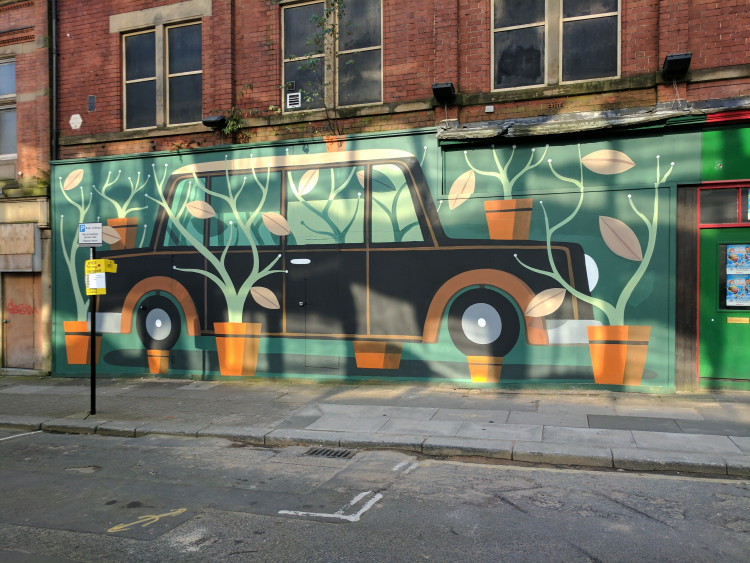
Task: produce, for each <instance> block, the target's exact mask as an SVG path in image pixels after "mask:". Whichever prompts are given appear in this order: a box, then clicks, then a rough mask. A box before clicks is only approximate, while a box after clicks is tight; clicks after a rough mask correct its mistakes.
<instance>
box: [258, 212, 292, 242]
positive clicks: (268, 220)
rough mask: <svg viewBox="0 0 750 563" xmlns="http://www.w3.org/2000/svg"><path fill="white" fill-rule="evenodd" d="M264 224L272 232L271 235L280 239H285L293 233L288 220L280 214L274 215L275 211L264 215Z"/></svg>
mask: <svg viewBox="0 0 750 563" xmlns="http://www.w3.org/2000/svg"><path fill="white" fill-rule="evenodd" d="M263 224H264V225H265V226H266V228H267V229H268V230H269V231H271V234H274V235H276V236H279V237H285V236H286V235H288V234H289V233H290V232H292V231H291V229H290V228H289V223H287V220H286V219H284V217H283V216H282V215H280V214H279V213H274V212H273V211H266V212H265V213H264V214H263Z"/></svg>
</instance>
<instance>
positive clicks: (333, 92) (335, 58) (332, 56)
mask: <svg viewBox="0 0 750 563" xmlns="http://www.w3.org/2000/svg"><path fill="white" fill-rule="evenodd" d="M378 1H379V3H380V18H379V26H380V43H379V44H378V45H377V46H369V47H362V48H356V49H345V50H341V49H340V47H339V41H338V39H337V40H336V44H335V45H334V46H333V48H331V47H330V45H329V44H328V41H330V38H326V45H325V46H324V47H323V53H320V54H316V53H313V52H312V51H311V52H308V53H307V54H305V55H303V56H295V57H293V58H287V55H286V53H285V52H284V46H285V36H286V24H285V22H286V18H285V13H286V11H287V10H289V9H294V8H298V7H300V6H306V5H311V4H323V6H324V11H323V13H324V14H325V13H326V8H328V6H329V0H311V1H307V2H298V1H294V2H287V3H282V5H281V10H280V18H281V25H280V30H281V45H282V53H281V76H282V84H283V85H284V87H283V88H281V91H282V100H281V108H282V113H294V112H299V111H316V110H324V109H326V108H329V109H330V108H338V107H346V108H349V107H361V106H369V105H373V104H382V103H383V43H384V40H383V1H382V0H378ZM328 17H329V23H330V24H331V25H333V26H335V27H336V32H335V33H336V34H338V33H339V31H338V28H339V25H340V22H339V21H338V13H337V12H336V11H333V12H331V13H330V14H329V15H328ZM376 50H377V51H379V52H380V89H379V90H380V91H379V95H378V99H377V100H376V101H369V102H363V103H360V104H341V103H340V102H339V98H340V96H339V94H340V84H339V82H340V78H341V73H340V68H339V59H340V58H341V56H343V55H351V54H356V53H362V52H367V51H376ZM314 58H321V59H322V60H323V68H324V76H323V85H322V86H323V103H322V104H321V105H319V106H315V107H311V108H288V107H287V97H286V94H287V93H288V91H287V88H286V86H287V85H288V81H287V79H286V73H285V66H286V64H287V63H290V62H294V61H304V60H311V59H314ZM331 73H333V75H334V76H335V80H333V79H329V77H330V74H331ZM298 90H299V89H297V91H298ZM331 100H333V103H330V102H331Z"/></svg>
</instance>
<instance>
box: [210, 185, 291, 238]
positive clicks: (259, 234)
mask: <svg viewBox="0 0 750 563" xmlns="http://www.w3.org/2000/svg"><path fill="white" fill-rule="evenodd" d="M266 185H267V186H268V187H267V190H268V196H267V197H265V198H264V197H263V189H264V188H266ZM280 185H281V173H280V172H267V171H265V170H259V171H257V173H256V174H255V176H253V175H252V174H248V175H236V176H230V177H229V185H228V184H227V177H226V176H225V175H221V176H214V177H212V178H211V191H212V192H216V193H220V194H228V193H232V194H237V193H239V197H238V198H237V203H236V204H232V203H230V202H229V201H227V200H225V199H222V198H220V197H216V196H212V197H211V201H210V203H211V207H212V208H213V210H214V212H215V213H216V215H214V216H213V217H211V219H210V220H209V222H208V244H209V246H226V245H227V243H230V245H231V246H249V245H250V241H249V240H248V236H247V235H248V232H246V231H245V229H244V228H237V226H238V219H239V221H240V222H241V223H242V224H243V225H245V224H247V221H248V220H249V219H250V216H251V215H252V214H253V213H255V219H253V222H252V223H251V224H250V225H248V231H249V234H250V236H251V237H252V239H253V242H254V243H255V244H256V245H258V246H277V245H278V244H279V237H278V236H276V235H273V234H271V232H270V231H269V230H268V228H266V226H265V225H264V224H263V213H267V212H273V213H279V209H280V201H279V195H278V194H280V193H281V192H280ZM230 188H231V192H230ZM274 194H275V197H273V196H274ZM235 207H236V209H235Z"/></svg>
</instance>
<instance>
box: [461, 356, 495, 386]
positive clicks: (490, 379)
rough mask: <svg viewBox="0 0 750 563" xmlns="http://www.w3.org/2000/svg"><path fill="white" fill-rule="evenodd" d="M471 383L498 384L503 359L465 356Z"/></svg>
mask: <svg viewBox="0 0 750 563" xmlns="http://www.w3.org/2000/svg"><path fill="white" fill-rule="evenodd" d="M466 360H467V361H468V362H469V373H470V374H471V381H472V382H473V383H498V382H499V381H500V370H501V369H502V367H503V359H502V358H498V357H494V356H466Z"/></svg>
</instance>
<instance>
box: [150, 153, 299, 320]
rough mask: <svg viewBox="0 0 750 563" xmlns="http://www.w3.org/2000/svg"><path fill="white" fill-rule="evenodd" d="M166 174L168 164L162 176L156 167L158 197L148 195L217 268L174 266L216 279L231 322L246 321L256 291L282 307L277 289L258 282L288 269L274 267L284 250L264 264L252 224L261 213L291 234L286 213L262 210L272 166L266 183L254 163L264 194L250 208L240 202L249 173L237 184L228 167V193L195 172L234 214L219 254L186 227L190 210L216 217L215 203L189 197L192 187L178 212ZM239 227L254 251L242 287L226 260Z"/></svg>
mask: <svg viewBox="0 0 750 563" xmlns="http://www.w3.org/2000/svg"><path fill="white" fill-rule="evenodd" d="M166 178H167V167H166V165H165V169H164V173H163V174H162V176H161V178H159V177H158V176H157V174H156V171H154V182H155V184H156V193H157V198H154V197H151V196H150V195H147V196H146V197H148V198H149V199H151V200H152V201H154V202H156V204H158V205H159V206H160V207H161V208H162V209H163V210H164V212H165V213H166V214H167V217H168V218H169V221H170V223H171V224H172V225H174V227H175V228H176V229H177V230H178V232H179V233H180V235H182V236H183V237H184V238H185V240H187V241H188V242H189V243H190V244H191V245H192V246H193V247H194V248H195V249H196V250H197V251H198V252H199V253H200V254H201V256H203V257H204V258H205V259H206V261H207V262H208V263H209V264H210V265H211V267H212V268H213V271H209V270H203V269H200V268H180V267H178V266H174V269H175V270H178V271H181V272H192V273H195V274H200V275H202V276H205V277H206V278H208V279H209V280H211V281H212V282H213V283H215V284H216V285H217V286H218V287H219V289H221V292H222V294H223V295H224V298H225V299H226V304H227V316H228V321H229V322H230V323H232V322H236V323H240V322H242V312H243V310H244V307H245V302H246V300H247V297H248V295H252V297H253V299H254V300H255V302H256V303H258V304H259V305H261V306H262V307H265V308H268V309H278V308H279V301H278V299H277V298H276V296H275V295H274V294H273V292H272V291H271V290H270V289H267V288H265V287H259V286H256V284H257V282H258V281H260V280H261V279H262V278H264V277H266V276H269V275H271V274H281V273H284V272H285V270H280V269H274V266H275V265H276V263H277V262H278V261H279V259H280V258H281V254H279V255H278V256H276V257H275V258H273V260H271V261H270V262H269V263H268V264H267V265H266V266H265V267H263V268H261V267H260V253H259V252H258V244H257V241H256V239H255V236H254V233H253V228H252V226H253V223H254V222H255V221H256V219H258V217H261V218H262V221H263V224H264V225H265V226H266V228H267V229H268V230H269V231H270V232H271V233H272V234H274V235H277V236H285V235H288V234H289V225H288V223H287V221H286V219H284V217H282V216H281V215H280V214H278V213H273V212H265V213H261V210H262V208H263V204H264V203H265V200H266V197H267V195H268V186H269V181H270V178H271V175H270V170H269V171H268V172H267V173H266V182H265V184H264V183H262V182H261V181H260V179H259V178H258V175H257V173H256V170H255V168H254V167H253V169H252V178H253V181H254V183H255V185H256V186H257V187H258V189H259V190H260V192H261V198H260V201H259V203H258V204H257V206H256V207H255V208H254V209H252V210H249V211H240V207H239V205H238V200H239V198H240V195H241V194H242V192H243V190H244V189H245V186H246V184H247V177H243V178H242V183H241V185H240V186H239V187H236V186H233V185H232V181H231V180H232V178H231V177H230V175H229V168H228V167H227V170H226V182H227V192H228V193H227V194H222V193H219V192H217V191H215V190H211V189H208V188H207V187H206V185H205V182H204V181H202V180H200V179H199V178H198V176H197V175H196V174H195V172H193V182H194V186H195V187H197V188H198V189H199V190H200V191H201V192H203V193H204V194H207V195H209V196H210V197H211V198H217V199H221V200H223V201H224V202H226V203H227V204H228V205H229V208H230V209H231V213H232V216H233V218H234V219H233V220H232V221H230V222H229V236H228V238H227V242H226V244H225V246H224V249H223V251H222V252H221V254H220V255H219V256H216V255H215V254H214V253H213V252H211V250H209V249H208V248H207V247H206V246H205V244H204V243H203V241H201V240H198V238H196V237H195V236H194V235H193V234H192V233H191V232H190V231H189V230H188V229H187V228H186V227H185V225H184V223H183V221H182V218H183V217H186V215H185V212H186V211H187V213H188V214H189V215H190V216H192V217H195V218H197V219H202V220H206V219H210V218H211V217H214V216H215V215H216V212H215V211H214V209H213V207H211V205H210V204H209V203H207V202H206V201H205V199H204V198H201V199H193V200H190V201H188V198H190V197H191V194H192V191H191V190H190V189H189V190H187V192H186V198H185V201H183V202H181V203H178V204H177V207H178V211H177V213H175V211H174V209H173V207H170V205H169V203H168V202H167V200H166V196H165V194H164V184H165V182H166ZM173 206H174V203H173ZM235 229H238V230H239V232H241V233H242V234H243V235H244V236H245V238H246V240H247V241H248V244H249V246H250V251H251V254H252V260H251V264H250V271H249V272H248V274H247V276H246V277H245V279H244V280H243V281H242V283H241V284H240V285H239V287H237V286H236V285H235V282H234V281H233V280H232V278H231V276H230V275H229V272H228V270H227V267H226V263H225V261H226V257H227V253H228V251H229V248H230V247H231V246H232V243H233V241H234V240H235Z"/></svg>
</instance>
